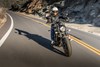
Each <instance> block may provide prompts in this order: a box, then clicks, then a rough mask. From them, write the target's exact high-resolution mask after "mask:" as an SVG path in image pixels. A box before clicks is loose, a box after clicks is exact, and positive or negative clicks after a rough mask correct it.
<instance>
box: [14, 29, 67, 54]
mask: <svg viewBox="0 0 100 67" xmlns="http://www.w3.org/2000/svg"><path fill="white" fill-rule="evenodd" d="M15 30H16V31H17V32H16V33H18V34H19V35H23V36H25V37H27V38H29V39H31V40H33V41H36V42H37V43H38V44H39V45H41V46H43V47H45V48H47V49H49V50H51V51H53V52H55V53H57V54H60V55H63V56H65V54H64V53H63V52H62V51H60V50H58V49H56V48H52V47H51V46H50V42H51V41H50V40H48V39H46V38H44V37H42V36H39V35H37V34H31V33H29V32H26V31H23V30H19V29H16V28H15Z"/></svg>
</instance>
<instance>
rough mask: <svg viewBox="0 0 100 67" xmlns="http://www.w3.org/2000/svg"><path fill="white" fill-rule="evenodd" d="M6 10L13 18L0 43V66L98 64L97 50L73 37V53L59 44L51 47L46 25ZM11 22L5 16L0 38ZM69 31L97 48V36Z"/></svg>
mask: <svg viewBox="0 0 100 67" xmlns="http://www.w3.org/2000/svg"><path fill="white" fill-rule="evenodd" d="M9 14H10V15H11V16H12V18H13V20H14V27H13V29H12V31H11V33H10V35H9V36H8V38H7V39H6V40H5V42H4V43H3V45H2V46H1V47H0V67H100V56H99V55H97V54H96V53H94V52H92V51H90V50H89V49H87V48H85V47H83V46H82V45H79V44H78V43H76V42H75V41H72V42H71V44H72V56H71V57H66V56H65V55H64V53H63V49H62V48H58V47H55V49H52V48H51V47H50V28H49V27H47V26H44V25H42V24H40V23H37V22H36V20H35V21H34V19H33V20H31V19H29V18H26V17H24V16H21V15H18V14H15V13H13V12H9ZM37 21H38V20H37ZM41 22H42V21H41ZM10 25H11V19H10V17H9V16H8V20H7V22H6V24H5V25H4V26H3V27H2V28H1V29H0V38H2V37H3V36H4V34H5V33H6V32H7V30H8V29H9V27H10ZM71 34H72V35H74V36H75V37H77V38H79V39H81V40H82V41H84V42H86V43H88V44H89V45H91V46H93V47H95V48H97V49H100V38H99V37H97V36H93V35H91V34H88V33H85V32H81V31H78V30H74V29H72V31H71Z"/></svg>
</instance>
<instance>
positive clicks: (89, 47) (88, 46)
mask: <svg viewBox="0 0 100 67" xmlns="http://www.w3.org/2000/svg"><path fill="white" fill-rule="evenodd" d="M24 17H25V16H24ZM26 18H28V19H31V18H29V17H26ZM31 20H33V21H35V22H37V23H40V24H43V25H44V26H46V27H49V28H50V25H47V24H45V23H43V22H40V21H38V20H35V19H31ZM70 38H71V39H72V40H74V41H75V42H77V43H78V44H80V45H82V46H84V47H85V48H87V49H89V50H90V51H92V52H94V53H95V54H97V55H99V56H100V50H99V49H96V48H94V47H93V46H90V45H89V44H87V43H85V42H83V41H82V40H79V39H77V38H76V37H74V36H72V35H70Z"/></svg>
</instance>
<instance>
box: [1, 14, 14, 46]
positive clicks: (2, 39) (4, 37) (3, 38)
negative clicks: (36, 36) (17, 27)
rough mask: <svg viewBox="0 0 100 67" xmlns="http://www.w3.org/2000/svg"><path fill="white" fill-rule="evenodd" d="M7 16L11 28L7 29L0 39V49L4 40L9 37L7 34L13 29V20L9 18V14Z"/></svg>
mask: <svg viewBox="0 0 100 67" xmlns="http://www.w3.org/2000/svg"><path fill="white" fill-rule="evenodd" d="M7 15H8V16H9V17H10V19H11V26H10V28H9V30H8V31H7V32H6V34H5V35H4V36H3V37H2V38H1V40H0V47H1V46H2V45H3V43H4V42H5V40H6V39H7V37H8V36H9V34H10V33H11V31H12V29H13V27H14V21H13V18H12V17H11V15H10V14H8V13H7Z"/></svg>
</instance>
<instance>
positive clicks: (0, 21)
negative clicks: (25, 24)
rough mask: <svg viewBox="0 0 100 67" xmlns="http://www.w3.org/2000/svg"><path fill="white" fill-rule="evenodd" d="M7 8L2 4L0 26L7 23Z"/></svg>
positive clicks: (0, 6)
mask: <svg viewBox="0 0 100 67" xmlns="http://www.w3.org/2000/svg"><path fill="white" fill-rule="evenodd" d="M5 15H6V9H5V8H4V7H3V6H2V5H1V4H0V27H1V26H2V25H3V23H5V20H6V17H5Z"/></svg>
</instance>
